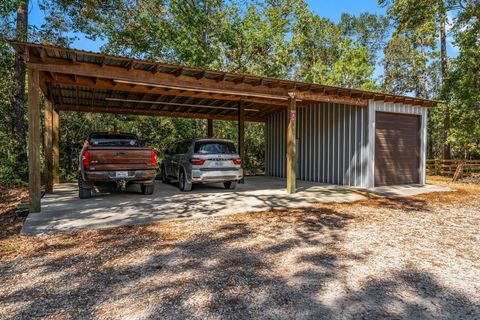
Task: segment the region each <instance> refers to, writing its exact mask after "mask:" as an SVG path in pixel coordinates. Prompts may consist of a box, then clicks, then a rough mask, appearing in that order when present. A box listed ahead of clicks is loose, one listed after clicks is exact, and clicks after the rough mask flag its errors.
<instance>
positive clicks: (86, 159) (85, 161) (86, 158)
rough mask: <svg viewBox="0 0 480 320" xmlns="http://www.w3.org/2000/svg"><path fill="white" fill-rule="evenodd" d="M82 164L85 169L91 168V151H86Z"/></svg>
mask: <svg viewBox="0 0 480 320" xmlns="http://www.w3.org/2000/svg"><path fill="white" fill-rule="evenodd" d="M82 164H83V168H84V169H88V167H89V166H90V151H88V150H87V151H85V152H84V153H83V158H82Z"/></svg>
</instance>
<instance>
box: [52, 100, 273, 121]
mask: <svg viewBox="0 0 480 320" xmlns="http://www.w3.org/2000/svg"><path fill="white" fill-rule="evenodd" d="M58 109H59V110H63V111H77V112H93V113H114V114H132V115H144V116H154V117H174V118H194V119H213V120H237V116H236V115H215V114H207V113H187V112H175V111H161V110H152V109H140V108H136V109H132V108H116V107H107V106H104V107H100V106H93V107H92V106H86V105H78V106H76V105H71V104H67V105H62V106H59V108H58ZM245 120H246V121H251V122H265V121H266V119H265V118H261V117H252V116H249V117H245Z"/></svg>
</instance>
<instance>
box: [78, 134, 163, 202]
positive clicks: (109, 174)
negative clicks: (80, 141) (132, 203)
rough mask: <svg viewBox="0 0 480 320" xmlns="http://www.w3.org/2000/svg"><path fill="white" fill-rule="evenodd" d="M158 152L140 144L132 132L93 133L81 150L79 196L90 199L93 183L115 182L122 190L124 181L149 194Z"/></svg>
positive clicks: (154, 174) (152, 184) (151, 191)
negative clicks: (137, 185)
mask: <svg viewBox="0 0 480 320" xmlns="http://www.w3.org/2000/svg"><path fill="white" fill-rule="evenodd" d="M156 167H157V154H156V153H155V151H153V150H152V149H151V148H145V147H141V146H140V143H139V142H138V139H137V137H136V136H135V135H133V134H126V133H92V134H91V135H90V137H89V138H88V140H87V141H85V143H84V145H83V148H82V151H81V152H80V159H79V166H78V195H79V197H80V198H81V199H85V198H90V197H91V196H92V189H93V188H94V187H95V186H96V185H100V184H105V183H115V184H116V185H117V187H118V188H120V189H122V190H125V188H126V186H127V184H133V183H135V184H139V185H140V188H141V190H142V193H143V194H152V193H153V191H154V186H155V184H154V182H155V176H156V174H157V172H156Z"/></svg>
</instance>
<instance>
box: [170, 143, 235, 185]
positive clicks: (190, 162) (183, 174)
mask: <svg viewBox="0 0 480 320" xmlns="http://www.w3.org/2000/svg"><path fill="white" fill-rule="evenodd" d="M161 169H162V181H163V183H170V182H171V181H178V184H179V187H180V190H181V191H190V190H191V189H192V184H194V183H219V182H220V183H223V185H224V186H225V188H226V189H235V187H236V186H237V182H238V181H240V180H241V179H242V178H243V169H242V162H241V159H240V156H239V155H238V153H237V152H236V150H235V145H234V144H233V142H232V141H230V140H226V139H210V138H205V139H190V140H182V141H178V142H176V143H174V144H173V145H172V146H171V147H170V148H168V149H167V150H166V151H165V160H164V161H163V163H162V166H161Z"/></svg>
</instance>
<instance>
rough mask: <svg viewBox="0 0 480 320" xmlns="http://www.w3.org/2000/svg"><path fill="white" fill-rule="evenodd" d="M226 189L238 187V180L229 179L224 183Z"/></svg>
mask: <svg viewBox="0 0 480 320" xmlns="http://www.w3.org/2000/svg"><path fill="white" fill-rule="evenodd" d="M223 185H224V187H225V189H228V190H233V189H235V188H236V187H237V181H227V182H224V183H223Z"/></svg>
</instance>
